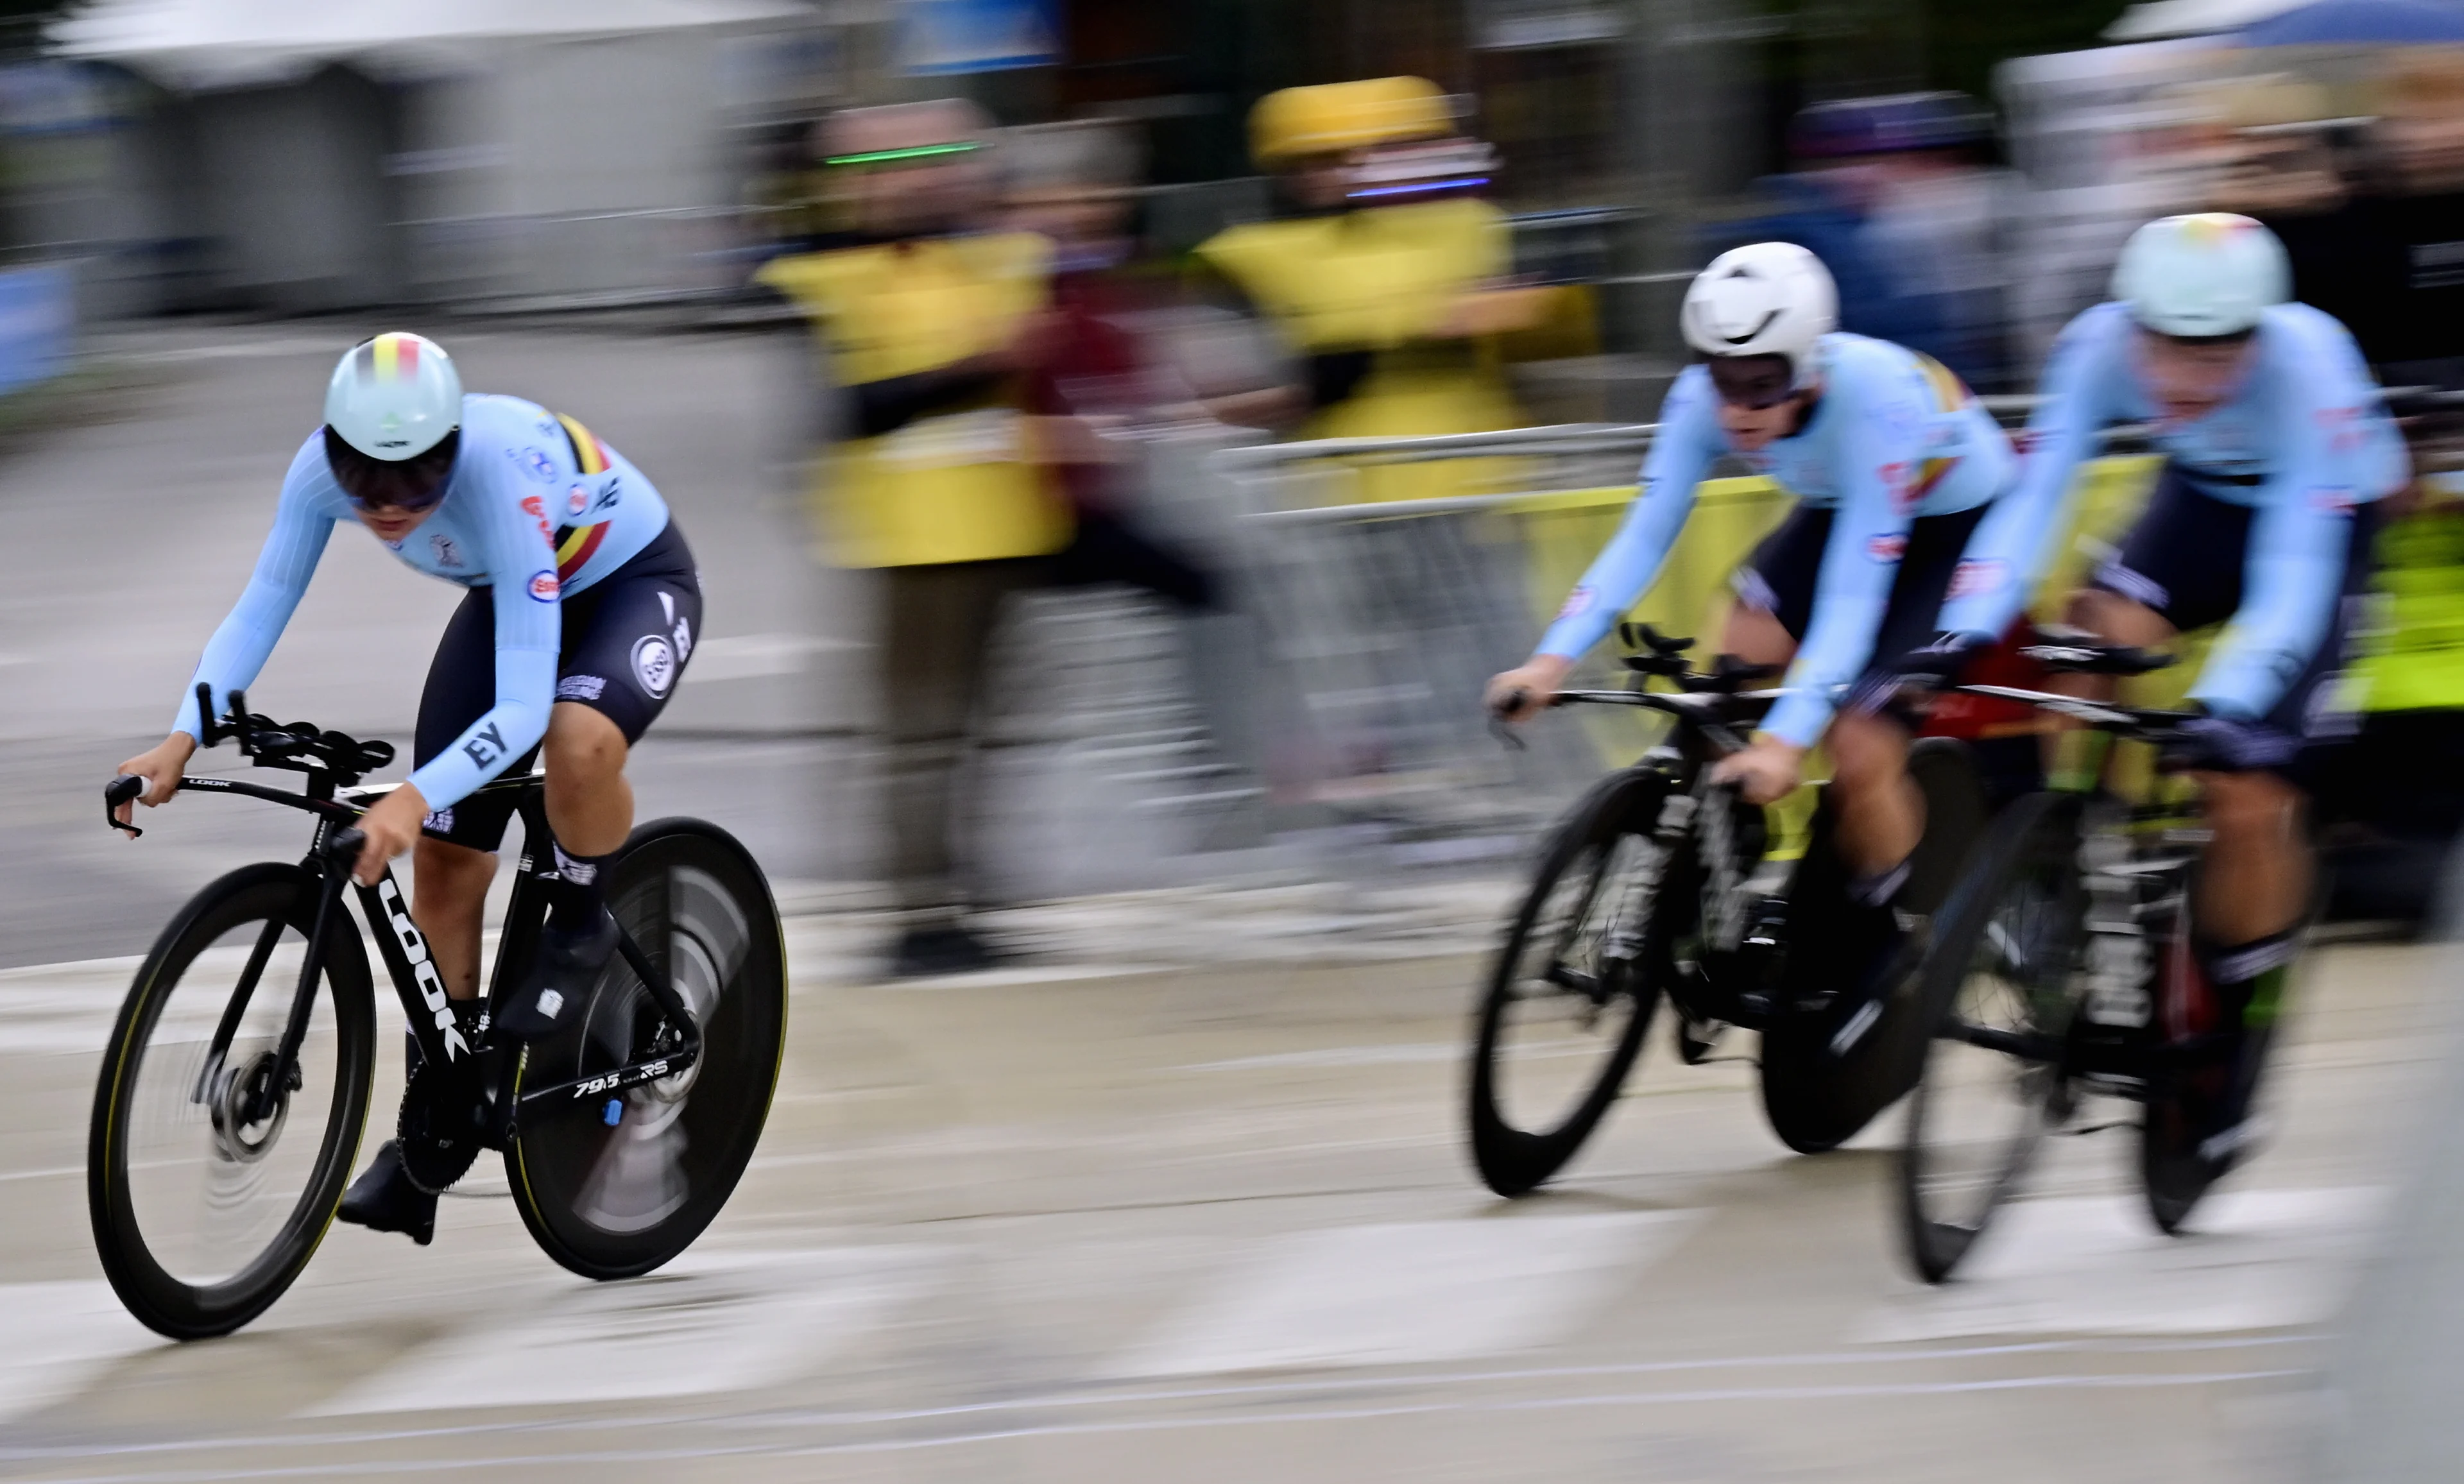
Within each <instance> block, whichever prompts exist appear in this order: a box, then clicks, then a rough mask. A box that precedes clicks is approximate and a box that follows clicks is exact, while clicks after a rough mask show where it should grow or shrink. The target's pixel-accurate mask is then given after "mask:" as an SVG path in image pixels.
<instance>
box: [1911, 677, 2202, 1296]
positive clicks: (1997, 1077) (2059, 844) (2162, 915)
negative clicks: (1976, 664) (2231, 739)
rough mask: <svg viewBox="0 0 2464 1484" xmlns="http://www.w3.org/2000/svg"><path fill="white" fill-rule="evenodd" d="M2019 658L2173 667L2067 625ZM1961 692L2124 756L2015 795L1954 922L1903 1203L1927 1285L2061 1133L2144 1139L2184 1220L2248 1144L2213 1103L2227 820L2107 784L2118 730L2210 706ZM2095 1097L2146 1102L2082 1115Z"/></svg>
mask: <svg viewBox="0 0 2464 1484" xmlns="http://www.w3.org/2000/svg"><path fill="white" fill-rule="evenodd" d="M2019 652H2020V653H2021V654H2022V655H2024V656H2026V657H2027V658H2029V659H2031V660H2033V661H2035V662H2036V663H2037V664H2039V665H2042V666H2046V667H2047V668H2049V669H2051V670H2055V671H2066V672H2072V673H2081V674H2092V675H2107V676H2128V675H2137V674H2143V673H2145V672H2147V671H2149V670H2153V669H2157V668H2161V667H2162V666H2167V665H2169V664H2171V663H2172V660H2171V658H2170V657H2168V656H2166V655H2163V654H2158V653H2153V652H2149V651H2145V650H2140V649H2133V648H2126V647H2122V646H2114V645H2102V644H2092V643H2088V642H2085V641H2084V640H2083V639H2079V638H2074V637H2069V636H2062V635H2058V634H2057V635H2053V636H2045V637H2044V641H2043V642H2041V643H2038V644H2033V645H2029V646H2026V647H2024V648H2022V649H2021V650H2020V651H2019ZM1950 688H1951V689H1953V690H1956V691H1960V692H1964V693H1966V694H1969V695H1974V696H1981V697H1989V698H1992V699H1998V700H2003V701H2013V702H2018V703H2021V704H2023V705H2027V706H2031V707H2035V708H2037V709H2041V710H2044V711H2049V712H2053V713H2056V714H2057V715H2060V716H2063V717H2066V718H2068V719H2069V720H2070V721H2071V722H2073V723H2075V724H2078V725H2079V726H2080V727H2082V728H2084V729H2086V733H2085V735H2083V736H2082V737H2081V738H2080V741H2081V742H2083V743H2089V744H2092V745H2093V746H2094V747H2096V748H2099V749H2102V750H2105V756H2104V757H2103V758H2102V759H2101V764H2102V766H2101V767H2100V768H2094V769H2091V768H2079V769H2078V770H2075V775H2074V776H2073V777H2071V778H2069V779H2066V780H2063V781H2065V782H2066V783H2067V784H2068V785H2069V786H2063V787H2054V788H2047V789H2043V790H2039V791H2036V792H2033V793H2029V794H2026V795H2024V796H2022V797H2018V798H2016V799H2014V800H2013V801H2012V802H2011V803H2010V804H2009V805H2007V806H2006V807H2005V808H2003V809H2002V810H2001V811H2000V812H1999V813H1998V814H1997V815H1996V816H1995V818H1994V820H1993V822H1992V824H1991V828H1990V829H1989V830H1988V832H1987V835H1986V838H1985V840H1984V841H1983V843H1982V844H1980V845H1979V846H1978V848H1977V854H1976V862H1975V868H1974V869H1973V870H1972V871H1970V872H1969V873H1968V875H1967V877H1966V879H1965V881H1964V882H1963V883H1962V884H1961V886H1960V888H1959V889H1958V890H1957V891H1956V892H1955V893H1954V894H1953V895H1952V897H1951V898H1950V900H1949V902H1948V903H1947V904H1946V906H1944V908H1943V910H1942V912H1941V914H1940V915H1939V917H1938V918H1937V920H1936V931H1935V934H1934V942H1933V949H1932V953H1931V956H1930V958H1929V959H1928V961H1927V963H1926V965H1925V970H1924V971H1923V974H1922V975H1921V980H1920V990H1919V1000H1920V1011H1919V1014H1920V1015H1921V1016H1922V1018H1923V1022H1924V1028H1923V1033H1922V1034H1923V1037H1924V1040H1923V1044H1924V1047H1925V1050H1924V1054H1923V1058H1922V1065H1921V1067H1920V1069H1919V1075H1918V1079H1917V1084H1916V1089H1915V1093H1914V1096H1913V1097H1912V1098H1911V1099H1910V1100H1909V1104H1908V1116H1907V1123H1906V1129H1905V1141H1904V1146H1903V1150H1902V1153H1901V1158H1900V1167H1899V1179H1898V1182H1897V1187H1898V1189H1897V1200H1896V1205H1897V1207H1898V1211H1899V1215H1900V1218H1901V1221H1900V1224H1901V1229H1902V1232H1903V1237H1904V1241H1905V1250H1906V1252H1907V1255H1908V1259H1909V1263H1910V1265H1911V1266H1912V1267H1913V1268H1915V1270H1916V1272H1917V1274H1918V1275H1919V1276H1920V1277H1924V1278H1925V1280H1926V1281H1928V1282H1941V1281H1943V1280H1945V1279H1947V1278H1948V1277H1951V1276H1952V1274H1953V1273H1954V1272H1955V1271H1956V1270H1957V1268H1958V1267H1959V1264H1960V1262H1961V1260H1962V1259H1963V1258H1965V1257H1966V1256H1967V1255H1968V1254H1969V1251H1970V1249H1971V1248H1972V1247H1973V1246H1974V1245H1975V1243H1976V1240H1977V1238H1978V1237H1979V1236H1980V1235H1982V1234H1983V1233H1984V1232H1985V1231H1986V1229H1987V1228H1988V1226H1989V1225H1990V1224H1991V1221H1992V1218H1993V1215H1994V1213H1995V1212H1996V1211H1998V1210H1999V1209H2000V1208H2001V1207H2002V1206H2003V1205H2004V1204H2005V1203H2006V1202H2008V1201H2009V1200H2010V1199H2011V1198H2012V1197H2013V1196H2014V1195H2016V1194H2017V1193H2018V1192H2019V1191H2020V1190H2021V1189H2023V1188H2024V1186H2025V1183H2026V1180H2027V1176H2028V1172H2029V1170H2030V1169H2031V1168H2032V1167H2033V1166H2034V1165H2035V1161H2036V1158H2037V1155H2038V1153H2039V1151H2040V1150H2041V1148H2042V1147H2043V1145H2044V1141H2045V1140H2046V1139H2047V1138H2048V1137H2050V1136H2053V1135H2057V1134H2060V1133H2065V1132H2071V1133H2084V1132H2093V1131H2095V1130H2097V1129H2101V1128H2114V1127H2119V1128H2124V1129H2129V1130H2131V1131H2133V1132H2135V1133H2136V1134H2137V1135H2138V1148H2137V1156H2138V1157H2137V1165H2138V1174H2139V1183H2140V1188H2141V1189H2142V1191H2143V1192H2144V1194H2145V1200H2146V1206H2147V1211H2148V1215H2149V1216H2150V1217H2151V1218H2152V1219H2153V1220H2154V1222H2155V1223H2156V1225H2157V1226H2158V1227H2159V1228H2160V1229H2162V1230H2164V1231H2166V1232H2175V1231H2178V1230H2180V1229H2181V1228H2182V1226H2183V1224H2184V1223H2185V1222H2186V1221H2188V1220H2189V1216H2190V1213H2191V1211H2193V1210H2194V1209H2195V1208H2196V1207H2197V1206H2198V1204H2199V1202H2200V1200H2201V1199H2202V1198H2203V1197H2204V1196H2205V1195H2206V1193H2207V1191H2208V1189H2209V1188H2210V1186H2211V1184H2212V1183H2213V1181H2214V1180H2215V1178H2216V1177H2217V1175H2218V1174H2219V1173H2220V1172H2221V1170H2222V1169H2223V1168H2226V1167H2227V1166H2228V1165H2229V1164H2230V1163H2231V1156H2232V1155H2233V1153H2235V1152H2237V1151H2233V1150H2218V1149H2215V1148H2211V1147H2209V1146H2210V1145H2211V1143H2212V1142H2213V1138H2214V1136H2213V1135H2211V1134H2209V1133H2208V1132H2207V1130H2206V1129H2205V1128H2204V1127H2203V1126H2202V1123H2203V1121H2202V1119H2201V1118H2200V1116H2199V1110H2200V1109H2201V1108H2204V1107H2207V1106H2210V1105H2212V1103H2213V1102H2214V1101H2215V1099H2216V1098H2217V1097H2218V1096H2219V1094H2220V1093H2221V1092H2222V1090H2223V1089H2222V1086H2221V1082H2222V1080H2223V1079H2226V1078H2229V1077H2233V1076H2236V1075H2242V1069H2239V1068H2236V1067H2235V1066H2234V1065H2233V1064H2232V1063H2231V1062H2230V1061H2229V1060H2228V1059H2227V1058H2223V1057H2221V1056H2220V1055H2219V1054H2218V1048H2219V1046H2220V1045H2221V1044H2222V1041H2221V1037H2220V1036H2219V1027H2220V1025H2221V1023H2222V1016H2223V1015H2224V1014H2225V1012H2224V1010H2223V1007H2222V1006H2221V1004H2220V1002H2219V1001H2218V999H2217V997H2216V995H2215V994H2214V993H2213V991H2212V990H2211V987H2210V986H2209V985H2208V983H2207V981H2206V979H2205V977H2204V975H2203V974H2202V973H2201V971H2200V970H2199V966H2198V963H2197V960H2196V959H2195V958H2194V956H2193V955H2192V954H2191V952H2190V903H2191V898H2192V895H2193V890H2192V888H2193V885H2194V884H2195V881H2196V876H2197V870H2198V862H2199V859H2200V855H2201V853H2202V851H2203V849H2204V848H2205V846H2206V845H2207V843H2208V840H2209V834H2208V831H2207V830H2206V828H2205V827H2204V825H2203V824H2202V823H2201V821H2200V820H2199V818H2198V817H2197V814H2196V811H2195V809H2194V808H2193V807H2191V803H2190V800H2189V799H2188V798H2187V797H2183V796H2182V795H2180V794H2179V793H2178V792H2177V791H2163V790H2159V791H2153V792H2150V793H2147V794H2145V795H2144V796H2142V797H2137V798H2133V797H2129V796H2128V795H2126V794H2125V793H2124V792H2123V791H2122V790H2118V789H2116V788H2113V787H2110V786H2108V785H2107V783H2106V781H2105V777H2104V775H2105V774H2106V773H2108V772H2109V769H2110V766H2111V763H2112V756H2113V754H2112V753H2111V751H2110V743H2109V742H2108V741H2107V740H2106V739H2113V740H2121V741H2129V742H2138V743H2145V744H2149V745H2152V746H2154V747H2157V748H2159V749H2161V748H2163V747H2165V746H2166V745H2167V744H2168V743H2173V742H2176V741H2179V740H2181V739H2182V738H2183V735H2184V733H2183V731H2182V729H2183V727H2184V725H2185V724H2186V723H2189V722H2190V721H2191V720H2192V719H2193V714H2192V713H2189V712H2185V711H2171V710H2161V709H2149V708H2144V707H2134V706H2124V705H2120V704H2117V703H2114V702H2109V701H2101V700H2089V699H2081V698H2079V697H2075V696H2068V695H2062V694H2057V693H2054V692H2049V691H2043V690H2035V689H2029V688H2025V687H2010V686H1984V685H1965V686H1954V687H1950ZM2096 1097H2103V1098H2108V1099H2114V1100H2120V1101H2122V1102H2125V1103H2130V1102H2135V1103H2138V1104H2140V1106H2141V1113H2140V1115H2139V1116H2138V1117H2137V1118H2135V1119H2133V1118H2126V1117H2125V1118H2120V1119H2097V1118H2090V1117H2085V1116H2083V1115H2084V1114H2085V1111H2086V1110H2087V1108H2088V1107H2089V1105H2090V1100H2091V1099H2092V1098H2096Z"/></svg>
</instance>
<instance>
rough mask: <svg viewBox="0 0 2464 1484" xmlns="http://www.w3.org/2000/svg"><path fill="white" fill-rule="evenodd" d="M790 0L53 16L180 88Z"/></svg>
mask: <svg viewBox="0 0 2464 1484" xmlns="http://www.w3.org/2000/svg"><path fill="white" fill-rule="evenodd" d="M809 14H810V11H808V10H807V9H806V8H805V7H804V6H802V5H798V4H793V3H789V0H102V3H100V4H99V5H94V6H91V7H89V8H86V9H82V10H79V11H76V12H74V13H73V14H71V15H69V16H67V17H66V18H64V19H62V20H60V21H57V22H55V24H54V25H53V27H52V29H51V36H52V41H53V45H54V47H55V50H56V51H57V52H58V53H59V54H60V55H65V56H71V57H77V58H80V59H84V60H89V61H110V62H117V63H119V64H121V65H122V66H125V67H129V68H132V69H134V70H136V71H139V72H142V73H144V74H145V75H147V76H151V77H153V78H154V79H155V80H157V81H159V82H162V83H164V84H165V85H166V86H170V87H174V88H183V89H200V88H211V87H237V86H250V85H255V84H262V83H269V82H284V81H290V80H293V79H295V78H297V77H302V76H307V75H308V74H310V73H313V72H315V71H316V70H317V69H318V68H319V67H321V66H324V65H325V64H327V63H331V62H341V63H345V64H348V65H351V66H355V67H358V68H361V69H363V70H365V71H368V72H371V73H377V74H382V75H392V76H401V75H404V74H411V75H417V74H422V73H433V72H451V71H462V70H466V69H469V68H471V67H473V66H478V65H484V64H485V63H486V61H487V59H488V57H489V56H490V55H491V54H492V52H493V51H494V50H495V48H496V47H497V46H499V45H501V44H502V43H504V42H507V41H513V40H522V39H535V40H547V39H569V40H581V39H584V38H588V37H593V36H623V35H643V34H647V33H656V32H665V31H677V30H688V29H702V28H709V27H730V26H740V25H744V24H747V23H755V22H761V21H771V20H783V19H790V18H797V17H803V16H806V15H809Z"/></svg>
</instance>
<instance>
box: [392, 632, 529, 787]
mask: <svg viewBox="0 0 2464 1484" xmlns="http://www.w3.org/2000/svg"><path fill="white" fill-rule="evenodd" d="M555 692H556V651H554V650H552V649H499V650H497V651H496V704H495V707H494V708H492V709H490V710H489V711H488V713H487V714H486V715H484V716H482V717H480V718H479V719H478V720H477V721H474V722H473V723H472V724H471V725H470V727H469V728H468V729H467V730H465V731H463V733H462V734H461V735H460V736H458V737H455V738H454V739H453V741H452V742H451V744H450V745H448V746H447V747H446V748H445V750H444V751H443V752H441V753H437V754H436V755H435V756H434V757H431V758H429V760H428V761H427V762H425V763H422V764H421V765H420V766H419V767H418V768H417V769H415V770H414V771H413V772H412V773H411V775H410V782H411V784H412V786H414V787H415V788H417V789H418V790H419V792H420V796H421V797H423V798H425V799H427V800H428V807H429V809H431V810H434V809H445V808H450V807H451V806H452V805H454V804H456V803H459V802H461V801H462V800H463V799H464V798H466V797H470V795H471V794H472V792H473V791H474V790H476V789H477V788H478V787H479V786H480V785H481V784H483V783H486V782H487V781H489V780H490V779H492V778H494V777H495V776H496V775H498V774H500V773H503V772H504V771H505V769H506V768H507V767H508V766H509V765H510V764H511V763H512V762H513V761H514V759H515V758H517V757H519V756H521V755H522V754H523V753H527V752H529V751H530V750H531V749H532V748H533V747H535V746H537V745H538V744H539V738H541V737H543V736H545V735H547V717H548V708H549V706H550V705H551V698H552V697H553V696H554V695H555Z"/></svg>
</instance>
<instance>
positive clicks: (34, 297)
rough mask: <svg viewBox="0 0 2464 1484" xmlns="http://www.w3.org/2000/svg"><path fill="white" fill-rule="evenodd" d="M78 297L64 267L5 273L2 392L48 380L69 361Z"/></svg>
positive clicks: (1, 280)
mask: <svg viewBox="0 0 2464 1484" xmlns="http://www.w3.org/2000/svg"><path fill="white" fill-rule="evenodd" d="M75 302H76V300H75V296H74V284H73V283H72V281H71V279H70V276H69V271H68V269H67V268H65V267H61V266H58V265H54V266H52V267H47V268H17V269H11V270H10V271H9V272H7V273H0V392H13V391H15V390H17V389H18V388H19V387H22V386H31V385H33V383H34V382H41V381H46V380H49V379H50V378H51V377H54V376H55V375H57V374H58V373H59V371H60V368H61V367H63V366H64V365H66V364H67V363H68V355H69V333H70V330H71V328H72V327H73V325H74V324H75V322H76V318H77V313H76V309H75V307H74V306H75Z"/></svg>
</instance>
